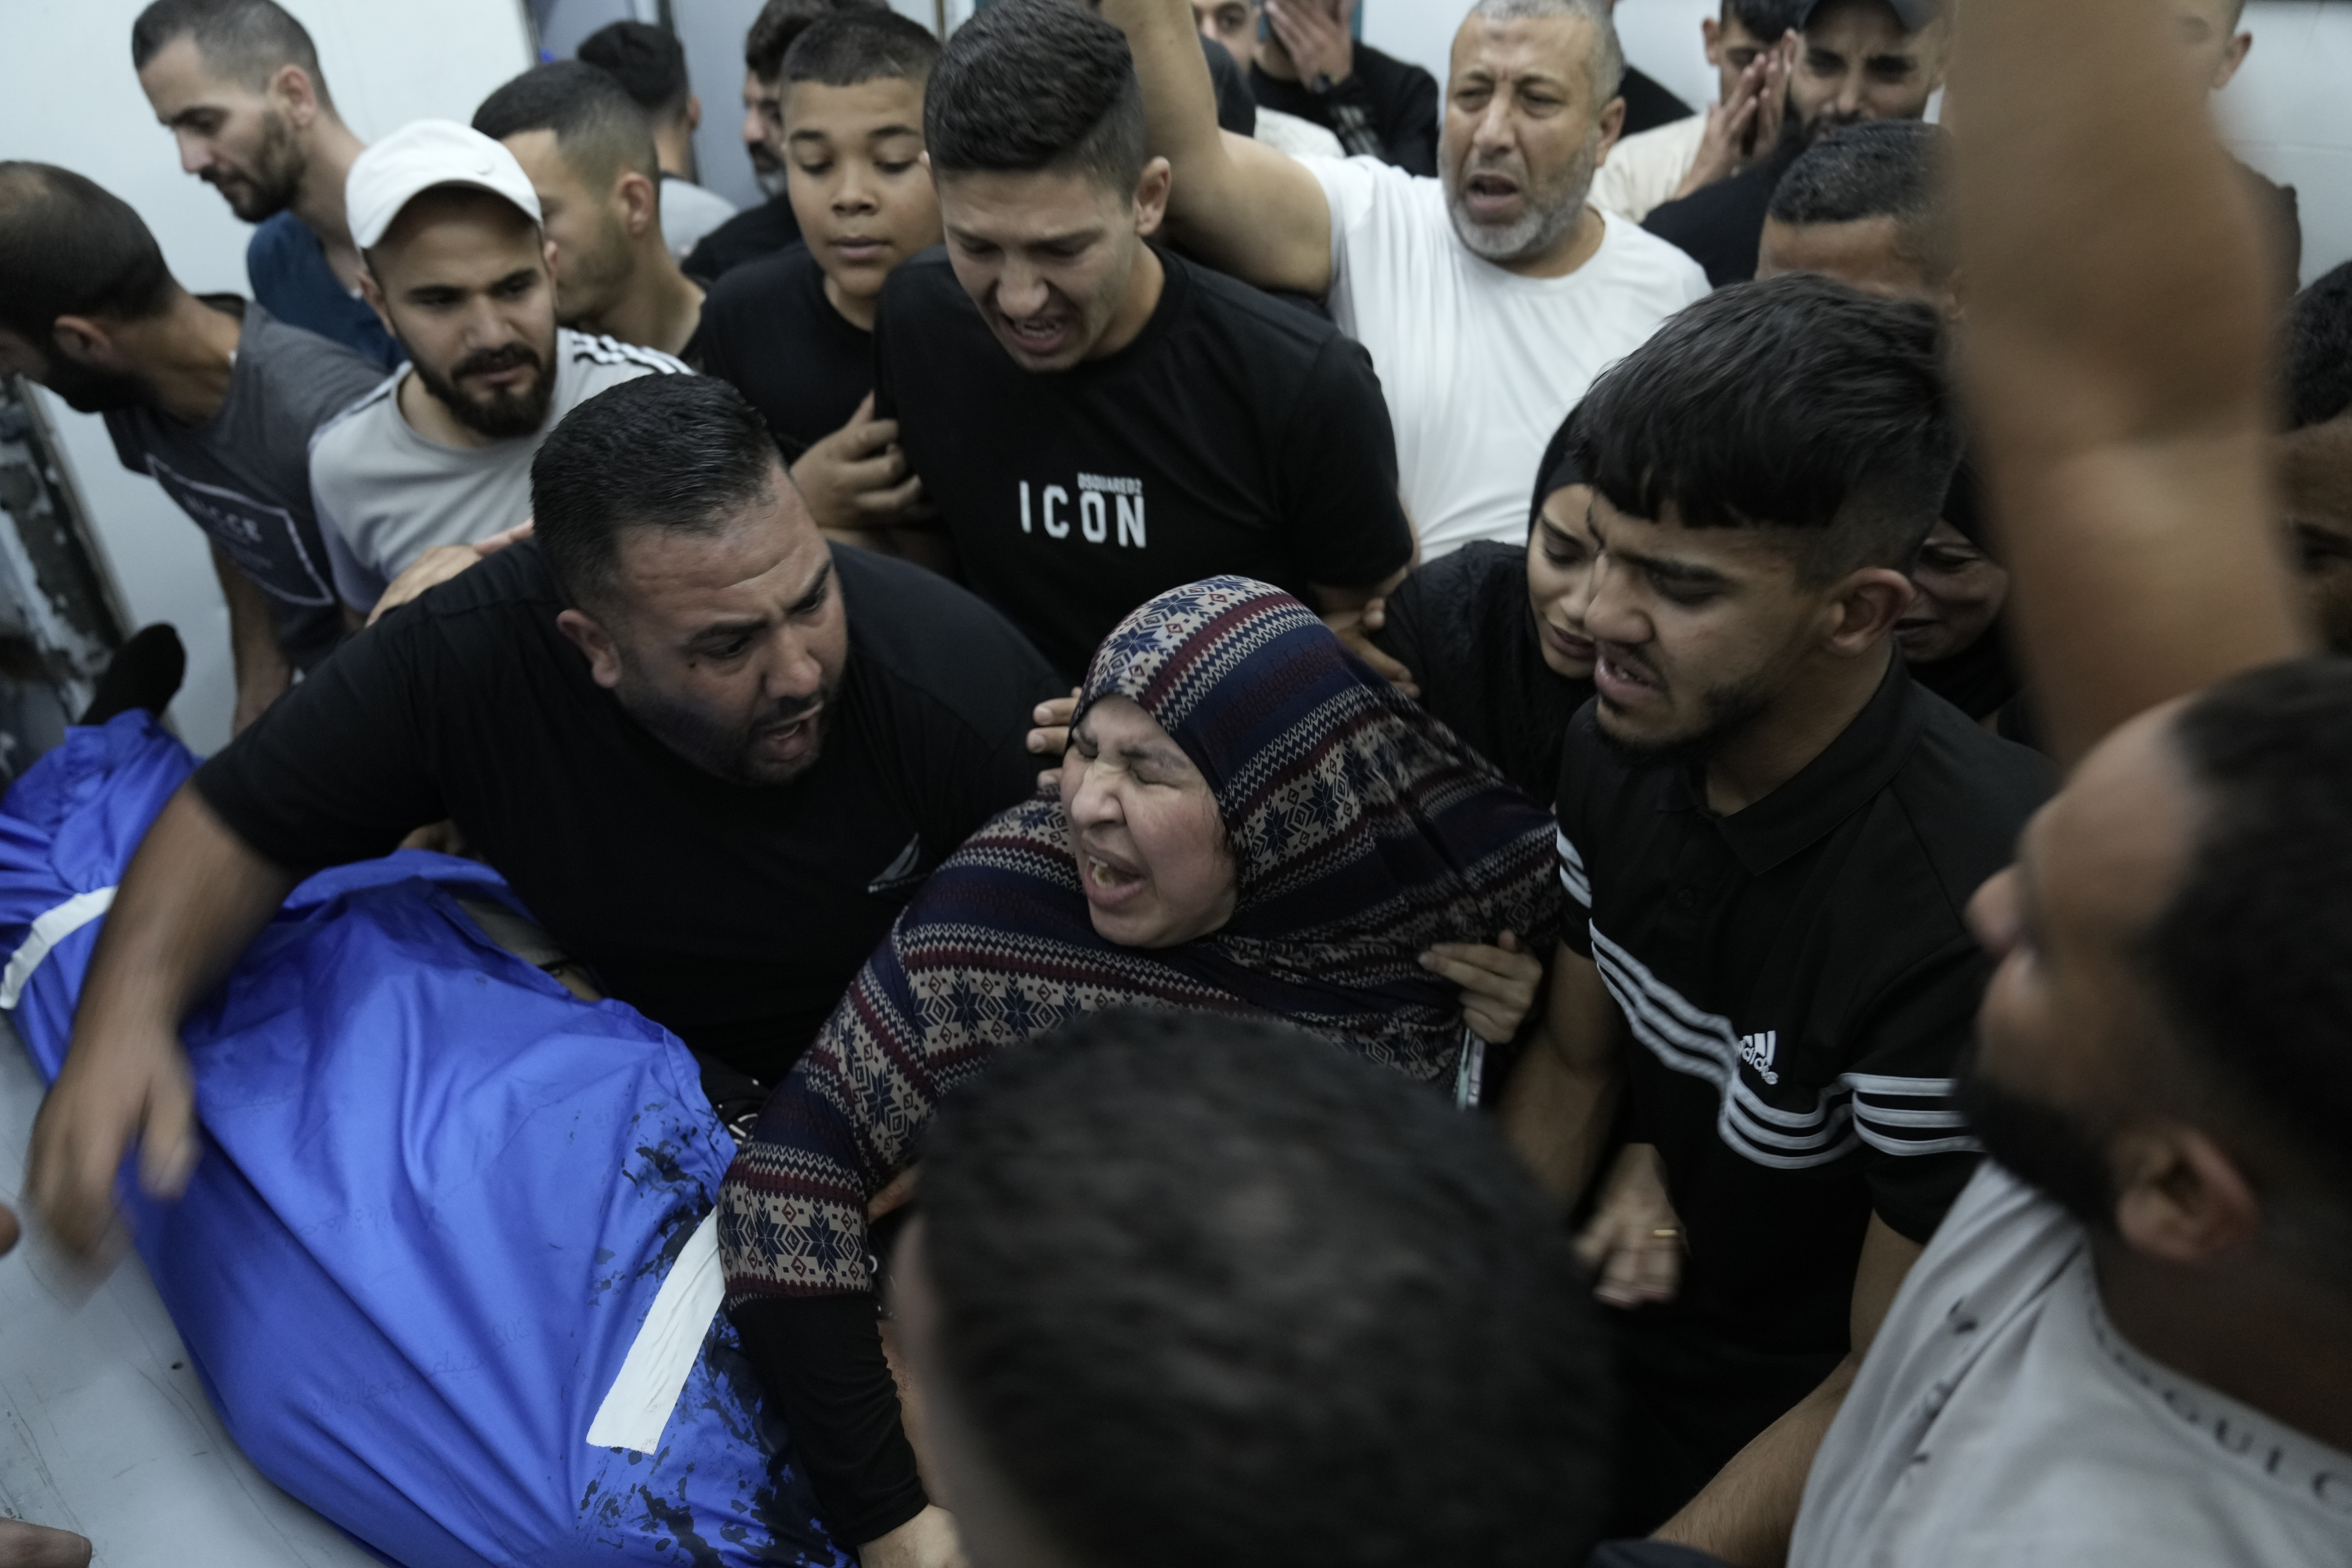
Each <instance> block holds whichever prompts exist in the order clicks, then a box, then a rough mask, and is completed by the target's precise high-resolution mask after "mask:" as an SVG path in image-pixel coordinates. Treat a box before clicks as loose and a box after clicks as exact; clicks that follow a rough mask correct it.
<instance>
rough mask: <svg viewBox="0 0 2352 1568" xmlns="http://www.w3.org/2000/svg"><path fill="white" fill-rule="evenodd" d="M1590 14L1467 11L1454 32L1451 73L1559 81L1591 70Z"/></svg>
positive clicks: (1592, 38)
mask: <svg viewBox="0 0 2352 1568" xmlns="http://www.w3.org/2000/svg"><path fill="white" fill-rule="evenodd" d="M1598 41H1599V40H1598V37H1597V35H1596V33H1595V30H1594V26H1593V23H1592V20H1591V18H1590V17H1587V16H1573V15H1570V16H1512V17H1508V18H1505V19H1501V20H1496V19H1495V18H1493V17H1488V16H1475V15H1474V16H1469V17H1466V18H1465V19H1464V21H1463V23H1462V27H1461V30H1460V31H1458V32H1456V33H1455V34H1454V78H1455V79H1457V80H1459V79H1462V78H1464V77H1470V76H1476V77H1482V78H1486V79H1492V80H1495V81H1521V80H1528V79H1536V78H1542V79H1547V80H1553V81H1558V82H1559V83H1560V84H1562V85H1563V86H1565V85H1568V84H1570V83H1571V82H1573V81H1574V80H1576V79H1578V78H1579V77H1580V75H1582V74H1584V73H1587V72H1589V71H1590V70H1591V64H1592V50H1593V47H1594V46H1595V44H1596V43H1597V42H1598Z"/></svg>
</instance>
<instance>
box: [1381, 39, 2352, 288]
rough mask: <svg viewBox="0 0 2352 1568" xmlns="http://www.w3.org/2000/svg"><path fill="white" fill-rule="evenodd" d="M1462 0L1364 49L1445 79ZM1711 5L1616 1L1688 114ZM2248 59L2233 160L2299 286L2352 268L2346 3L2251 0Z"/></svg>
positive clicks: (1707, 83) (1635, 58) (2230, 119)
mask: <svg viewBox="0 0 2352 1568" xmlns="http://www.w3.org/2000/svg"><path fill="white" fill-rule="evenodd" d="M1469 9H1470V5H1469V0H1364V38H1365V41H1366V42H1368V43H1370V44H1372V45H1373V46H1375V47H1379V48H1382V49H1386V50H1387V51H1388V52H1389V53H1391V54H1392V55H1398V56H1402V58H1406V59H1410V60H1413V61H1416V62H1418V63H1419V64H1421V65H1423V66H1424V67H1426V68H1428V69H1429V70H1430V71H1431V72H1432V73H1433V74H1434V75H1435V76H1436V77H1437V79H1439V80H1440V81H1444V79H1445V65H1446V57H1447V52H1448V50H1449V48H1450V47H1451V45H1452V42H1453V38H1454V29H1455V28H1456V27H1457V26H1460V24H1461V19H1462V17H1463V16H1465V14H1466V13H1467V12H1468V11H1469ZM1715 11H1716V5H1715V4H1714V3H1713V0H1619V5H1618V7H1617V29H1618V33H1619V35H1620V36H1621V37H1622V38H1623V39H1624V42H1625V56H1626V58H1627V59H1629V60H1630V61H1632V62H1633V64H1634V65H1637V66H1639V67H1641V68H1642V69H1643V70H1644V71H1647V72H1648V73H1649V74H1650V75H1651V76H1653V77H1655V78H1656V79H1658V81H1659V82H1661V83H1662V84H1663V85H1664V86H1665V87H1667V88H1668V89H1672V90H1673V91H1674V92H1675V93H1677V94H1678V95H1680V96H1681V97H1682V98H1683V99H1684V100H1685V101H1687V102H1690V103H1694V104H1696V103H1703V102H1705V101H1706V100H1708V99H1709V98H1711V97H1712V96H1713V94H1714V91H1715V80H1714V73H1713V72H1712V71H1711V70H1710V69H1709V68H1708V66H1707V63H1706V55H1705V54H1704V53H1703V52H1702V51H1701V48H1700V45H1699V32H1698V25H1699V23H1700V21H1701V20H1703V19H1704V18H1706V17H1707V16H1713V15H1714V14H1715ZM2245 26H2246V28H2247V30H2248V31H2250V32H2252V34H2253V35H2254V49H2253V53H2252V54H2251V55H2249V56H2248V57H2247V58H2246V65H2245V68H2244V69H2243V70H2242V71H2240V72H2239V73H2238V79H2236V80H2235V81H2233V82H2231V84H2230V86H2229V88H2228V89H2227V90H2226V91H2224V92H2223V93H2222V94H2221V97H2220V98H2219V100H2217V103H2216V111H2217V112H2218V114H2219V115H2220V117H2221V123H2222V126H2223V127H2224V130H2225V132H2226V133H2227V134H2228V136H2229V138H2230V140H2231V143H2232V144H2233V145H2234V146H2235V147H2236V149H2237V152H2238V154H2239V156H2241V157H2242V158H2243V159H2245V160H2246V162H2247V163H2252V165H2253V166H2254V167H2255V168H2257V169H2260V170H2261V171H2262V172H2263V174H2268V175H2269V176H2270V177H2271V178H2273V179H2274V180H2277V181H2280V182H2281V183H2283V184H2291V185H2293V186H2294V187H2295V189H2296V192H2297V194H2298V195H2299V196H2300V197H2301V200H2302V205H2303V277H2304V281H2305V282H2306V283H2307V282H2309V281H2311V280H2312V279H2315V278H2317V277H2318V276H2319V275H2320V274H2321V273H2323V272H2326V271H2327V270H2328V269H2329V268H2333V267H2336V266H2338V265H2340V264H2341V263H2343V262H2344V261H2347V260H2352V89H2348V88H2347V85H2346V84H2347V82H2352V0H2252V3H2251V4H2250V5H2247V7H2246V20H2245Z"/></svg>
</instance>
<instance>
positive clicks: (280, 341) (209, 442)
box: [106, 295, 383, 669]
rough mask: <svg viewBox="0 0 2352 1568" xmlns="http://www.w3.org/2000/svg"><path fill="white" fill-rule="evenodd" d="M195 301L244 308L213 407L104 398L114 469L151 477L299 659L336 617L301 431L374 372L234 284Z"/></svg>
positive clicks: (325, 636) (368, 386) (376, 378)
mask: <svg viewBox="0 0 2352 1568" xmlns="http://www.w3.org/2000/svg"><path fill="white" fill-rule="evenodd" d="M205 304H207V305H210V306H212V307H213V308H214V309H215V310H226V311H227V312H229V313H230V314H232V315H237V316H241V317H242V318H243V319H244V326H243V328H242V329H241V330H240V331H238V333H237V340H236V364H235V365H234V366H233V367H232V368H231V370H230V372H229V380H228V395H227V396H226V397H225V398H224V399H222V401H221V405H220V407H219V408H218V409H217V410H216V411H215V413H214V415H213V416H212V417H211V418H210V419H207V420H205V422H204V423H202V424H200V425H183V424H181V423H180V422H179V421H178V420H176V419H174V418H173V417H172V416H170V415H168V414H164V413H162V412H161V411H159V410H156V409H152V408H120V409H114V410H111V411H110V412H109V413H108V414H107V416H106V429H107V434H109V435H110V436H112V437H114V450H115V454H116V455H117V456H118V457H120V458H121V459H122V466H123V467H124V468H129V469H130V470H131V472H133V473H139V474H147V475H150V476H152V478H153V479H154V480H155V482H156V483H158V484H160V485H162V486H163V492H164V493H165V494H166V495H168V496H170V497H171V498H172V499H173V500H174V501H176V502H178V503H179V507H180V510H183V511H184V512H186V513H187V514H188V516H189V517H190V518H191V519H193V520H194V522H195V524H196V526H197V527H198V528H201V529H203V530H204V531H205V534H206V535H207V536H209V537H210V538H211V540H212V541H213V542H214V543H215V544H217V545H219V546H220V547H221V549H222V550H223V551H224V552H226V553H227V555H228V558H229V559H230V560H231V561H233V562H235V563H236V566H237V569H238V570H239V571H241V572H243V573H244V574H245V575H246V576H247V577H248V578H250V579H251V580H252V581H253V583H254V584H256V585H257V586H258V587H259V588H260V589H261V590H262V592H264V593H266V594H268V595H269V599H270V605H271V606H272V609H273V610H274V612H275V617H274V618H275V619H276V622H277V626H278V643H279V645H280V646H281V647H284V648H285V650H286V652H287V654H288V656H289V658H292V659H293V660H294V662H295V663H296V664H297V665H298V666H299V667H301V668H306V669H307V668H310V666H311V665H313V664H315V663H317V662H318V661H319V660H320V659H321V658H325V657H326V656H327V654H328V653H329V652H330V651H331V650H332V648H333V647H334V646H335V643H336V641H337V639H338V638H339V637H341V635H342V625H343V623H342V616H341V612H340V611H339V610H338V609H337V608H336V595H335V589H334V579H333V575H332V569H331V566H330V565H329V562H328V553H327V547H326V542H325V541H324V539H323V538H322V536H321V535H320V529H319V520H318V517H317V515H316V513H315V512H314V511H313V510H312V507H311V500H310V438H311V437H312V435H313V434H314V433H315V432H316V431H318V430H319V428H320V426H324V425H326V424H328V423H330V422H331V421H332V420H333V418H334V417H335V416H336V415H338V414H340V413H341V412H342V411H343V410H344V409H345V408H347V407H349V406H350V405H352V402H353V401H354V400H356V399H358V398H361V397H364V396H366V395H367V394H368V393H369V391H370V390H372V389H373V387H374V386H375V385H376V384H378V383H380V382H381V381H383V372H382V371H381V370H378V369H377V368H376V367H375V366H374V365H373V364H371V363H368V362H367V361H366V360H364V359H362V358H361V357H360V356H359V355H358V354H356V353H352V351H351V350H350V349H347V348H345V347H343V346H342V345H341V343H336V342H329V341H328V340H327V339H325V338H322V337H320V336H319V335H318V334H317V333H315V332H306V331H303V330H302V329H301V328H299V327H289V326H288V325H287V324H286V323H285V322H283V321H278V319H277V318H276V317H274V316H272V315H271V314H270V313H269V312H268V311H267V310H263V309H262V308H261V307H260V306H259V305H251V304H247V303H246V301H244V300H240V299H238V298H236V296H235V295H206V296H205Z"/></svg>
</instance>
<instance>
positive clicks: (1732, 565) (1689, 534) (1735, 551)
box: [1591, 489, 1790, 576]
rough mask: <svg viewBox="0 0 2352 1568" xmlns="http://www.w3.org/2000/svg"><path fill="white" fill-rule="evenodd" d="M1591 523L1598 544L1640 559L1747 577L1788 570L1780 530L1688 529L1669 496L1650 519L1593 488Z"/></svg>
mask: <svg viewBox="0 0 2352 1568" xmlns="http://www.w3.org/2000/svg"><path fill="white" fill-rule="evenodd" d="M1591 522H1592V529H1593V531H1594V532H1595V533H1596V534H1598V535H1599V536H1600V538H1601V548H1602V549H1604V550H1608V551H1611V552H1614V553H1616V554H1619V555H1631V556H1638V557H1639V558H1641V559H1642V560H1643V561H1649V562H1659V563H1675V564H1678V565H1685V566H1694V567H1703V568H1705V569H1706V570H1708V571H1711V572H1717V573H1721V574H1724V575H1726V576H1732V575H1740V576H1745V575H1748V574H1753V573H1757V572H1762V571H1769V570H1775V569H1779V570H1786V569H1787V567H1788V563H1789V554H1790V552H1789V545H1788V542H1787V541H1786V540H1785V539H1783V538H1780V537H1779V536H1780V535H1781V534H1784V533H1786V532H1787V531H1788V530H1784V529H1775V528H1767V527H1756V528H1691V527H1688V526H1685V523H1684V522H1683V521H1682V516H1681V511H1680V509H1679V508H1677V507H1676V506H1675V502H1674V501H1673V500H1671V499H1670V500H1667V501H1665V502H1664V504H1663V505H1661V506H1660V507H1659V509H1658V515H1657V516H1656V517H1654V518H1647V517H1636V516H1635V515H1633V513H1632V512H1629V511H1625V510H1621V509H1620V508H1618V507H1617V506H1615V505H1614V504H1612V502H1611V501H1610V500H1609V498H1608V497H1607V496H1605V495H1603V494H1601V492H1600V491H1599V490H1598V489H1596V490H1594V491H1593V492H1592V511H1591Z"/></svg>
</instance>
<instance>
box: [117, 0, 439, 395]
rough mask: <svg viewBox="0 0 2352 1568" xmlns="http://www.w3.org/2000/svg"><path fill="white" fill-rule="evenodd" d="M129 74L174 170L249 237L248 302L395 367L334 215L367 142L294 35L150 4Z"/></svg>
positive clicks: (287, 28)
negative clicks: (196, 183)
mask: <svg viewBox="0 0 2352 1568" xmlns="http://www.w3.org/2000/svg"><path fill="white" fill-rule="evenodd" d="M131 67H132V68H133V69H135V70H137V71H138V73H139V86H140V89H141V90H142V91H144V92H145V93H146V94H147V101H148V102H149V103H150V104H152V106H153V107H154V110H155V118H156V119H157V120H159V121H163V127H164V129H165V130H167V131H169V132H171V133H172V138H173V141H174V142H176V143H178V146H179V151H180V167H181V168H183V169H184V170H186V171H187V172H188V173H189V174H194V175H195V176H196V178H198V179H200V180H202V181H204V182H205V184H208V185H210V186H212V187H213V188H214V189H215V190H217V191H218V192H220V194H221V195H222V197H223V198H224V199H226V201H227V203H228V206H229V211H231V212H233V213H235V214H236V216H238V217H240V218H242V219H244V220H245V221H246V222H247V223H250V224H257V225H258V227H257V228H256V229H255V230H254V231H253V241H252V243H251V244H250V245H248V246H247V247H246V252H245V270H246V273H247V277H248V278H250V279H251V280H252V285H253V298H254V300H255V301H256V302H257V303H258V304H259V305H260V306H261V308H262V309H263V310H267V311H268V312H269V314H270V315H272V316H274V317H276V318H277V319H278V321H283V322H285V323H286V324H287V325H289V326H293V327H300V328H302V329H303V330H304V331H312V332H316V333H318V334H319V335H320V337H322V338H329V339H331V340H333V341H334V342H339V343H341V344H342V345H343V346H344V347H346V348H348V349H351V350H352V352H354V353H358V354H360V355H361V356H362V358H364V359H367V360H369V361H370V362H372V363H374V364H375V365H376V367H377V368H379V369H381V370H387V371H388V370H392V369H394V368H395V367H397V366H398V365H399V363H400V345H399V344H398V343H396V342H393V340H392V336H391V334H390V333H388V332H386V331H384V330H383V322H381V321H377V320H376V316H375V312H374V311H373V310H369V309H368V308H367V304H366V302H365V301H364V300H362V299H361V298H360V248H359V247H358V246H357V245H355V244H353V243H352V231H351V226H350V224H349V223H347V222H346V221H345V220H344V216H343V182H344V180H345V178H346V177H347V176H348V175H349V174H351V169H352V162H353V160H355V159H357V158H358V157H359V155H360V153H361V152H362V150H363V149H364V146H365V143H363V142H361V141H360V139H359V138H358V137H357V136H355V135H353V134H352V129H351V127H350V126H348V125H345V124H344V123H343V119H342V116H341V115H340V114H338V113H336V112H335V100H334V98H333V96H332V95H331V93H329V92H328V90H327V79H326V77H325V76H324V75H323V74H322V73H321V72H320V69H319V51H318V49H317V47H315V46H313V45H312V44H311V42H310V33H309V31H308V30H307V29H305V28H304V27H303V26H302V24H301V23H299V22H298V21H296V20H295V19H294V18H293V17H292V16H288V15H287V14H286V12H285V11H284V9H282V8H281V7H279V6H278V5H275V4H273V3H272V0H155V3H154V4H153V5H150V6H148V7H147V9H146V10H144V11H142V12H141V13H140V14H139V20H138V21H136V22H134V23H133V24H131Z"/></svg>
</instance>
